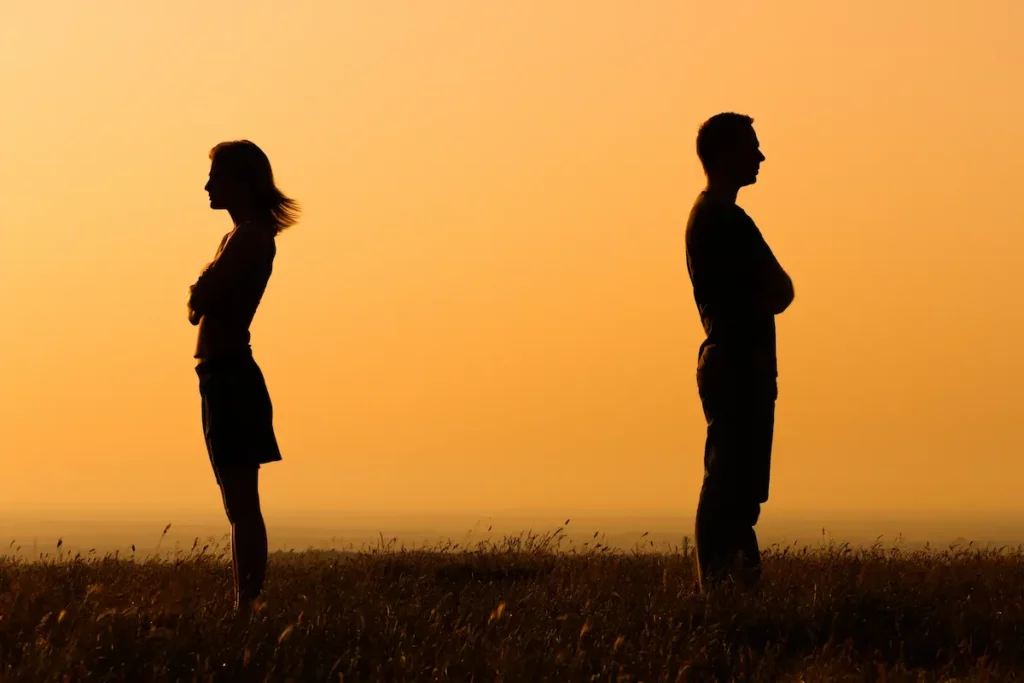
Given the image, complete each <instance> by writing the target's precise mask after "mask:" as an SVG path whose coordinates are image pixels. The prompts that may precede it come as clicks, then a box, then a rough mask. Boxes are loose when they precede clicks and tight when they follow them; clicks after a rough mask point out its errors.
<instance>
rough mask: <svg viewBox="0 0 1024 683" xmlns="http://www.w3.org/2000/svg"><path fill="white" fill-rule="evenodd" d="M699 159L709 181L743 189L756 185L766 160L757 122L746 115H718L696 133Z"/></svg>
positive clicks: (730, 113) (706, 122) (729, 113)
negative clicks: (758, 135) (758, 136)
mask: <svg viewBox="0 0 1024 683" xmlns="http://www.w3.org/2000/svg"><path fill="white" fill-rule="evenodd" d="M697 156H698V157H700V163H701V164H702V165H703V166H704V173H706V174H707V176H708V179H709V180H712V179H713V180H716V181H718V182H721V183H725V184H728V185H731V186H734V187H736V188H737V189H738V188H741V187H743V186H745V185H753V184H754V183H756V182H757V172H758V169H759V168H760V166H761V162H762V161H764V155H763V154H761V147H760V143H759V142H758V140H757V134H756V133H754V119H752V118H750V117H749V116H746V115H744V114H734V113H732V112H726V113H722V114H715V115H714V116H712V117H711V118H710V119H708V120H707V121H705V122H704V124H703V125H702V126H701V127H700V131H698V133H697Z"/></svg>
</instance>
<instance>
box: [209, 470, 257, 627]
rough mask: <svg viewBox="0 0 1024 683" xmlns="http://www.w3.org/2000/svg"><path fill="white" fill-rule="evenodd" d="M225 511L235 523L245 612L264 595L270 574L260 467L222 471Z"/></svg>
mask: <svg viewBox="0 0 1024 683" xmlns="http://www.w3.org/2000/svg"><path fill="white" fill-rule="evenodd" d="M218 473H219V475H220V488H221V496H222V497H223V499H224V511H225V512H226V513H227V516H228V521H229V522H230V523H231V557H232V565H233V571H232V574H233V578H234V582H235V608H236V609H244V608H246V607H247V606H249V605H251V603H252V601H253V600H255V599H256V598H258V597H259V596H260V594H261V593H262V592H263V580H264V577H265V576H266V573H267V527H266V525H265V524H264V522H263V513H262V512H261V510H260V494H259V467H257V466H255V465H250V466H242V467H230V468H222V469H220V470H219V472H218Z"/></svg>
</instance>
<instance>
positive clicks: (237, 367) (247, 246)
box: [188, 140, 299, 613]
mask: <svg viewBox="0 0 1024 683" xmlns="http://www.w3.org/2000/svg"><path fill="white" fill-rule="evenodd" d="M210 161H211V165H210V178H209V182H207V184H206V191H207V192H208V193H209V195H210V208H212V209H225V210H227V212H228V214H229V215H230V216H231V220H232V221H233V222H234V228H233V229H232V230H231V232H229V233H228V234H227V235H225V236H224V238H223V239H222V240H221V242H220V246H219V248H218V249H217V254H216V256H215V258H214V260H213V262H212V263H210V264H209V265H207V266H206V268H204V269H203V271H202V274H201V275H200V276H199V279H198V280H197V281H196V283H195V284H194V285H192V286H191V287H190V288H189V295H188V319H189V322H190V323H192V324H193V325H198V326H199V334H198V340H197V343H196V351H195V357H196V359H198V363H197V365H196V374H197V375H198V376H199V393H200V396H201V398H202V420H203V435H204V437H205V440H206V449H207V452H208V454H209V457H210V463H211V464H212V465H213V472H214V476H215V478H216V480H217V484H218V485H219V486H220V491H221V496H222V498H223V501H224V510H225V512H226V513H227V517H228V521H229V522H230V524H231V555H232V570H233V571H232V573H233V578H234V592H235V610H236V611H238V612H240V613H248V612H250V611H251V609H252V606H253V601H255V600H256V599H257V598H259V597H260V596H261V594H262V591H263V580H264V577H265V575H266V568H267V529H266V526H265V524H264V522H263V514H262V512H261V510H260V497H259V487H258V482H259V469H260V465H262V464H264V463H269V462H276V461H278V460H281V452H280V450H279V449H278V444H277V438H276V437H275V434H274V426H273V409H272V406H271V402H270V395H269V393H268V392H267V386H266V383H265V381H264V378H263V373H262V372H261V370H260V368H259V366H258V365H257V364H256V361H255V360H254V359H253V355H252V348H251V346H250V344H249V340H250V337H249V325H250V324H251V323H252V319H253V316H254V315H255V313H256V309H257V307H258V306H259V303H260V300H261V299H262V298H263V293H264V290H265V289H266V286H267V282H268V280H269V279H270V274H271V270H272V268H273V262H274V256H275V254H276V253H277V247H276V244H275V238H276V236H277V234H278V233H279V232H281V231H282V230H284V229H285V228H287V227H290V226H291V225H294V224H295V222H296V220H297V218H298V210H299V207H298V204H297V203H296V202H295V201H294V200H292V199H289V198H288V197H286V196H285V195H284V194H282V193H281V191H280V190H279V189H277V187H276V186H275V184H274V175H273V172H272V170H271V167H270V161H269V160H268V159H267V156H266V155H265V154H264V153H263V151H262V150H261V149H260V148H259V147H257V146H256V145H254V144H253V143H251V142H249V141H248V140H239V141H234V142H224V143H221V144H219V145H217V146H216V147H214V148H213V149H212V150H211V151H210Z"/></svg>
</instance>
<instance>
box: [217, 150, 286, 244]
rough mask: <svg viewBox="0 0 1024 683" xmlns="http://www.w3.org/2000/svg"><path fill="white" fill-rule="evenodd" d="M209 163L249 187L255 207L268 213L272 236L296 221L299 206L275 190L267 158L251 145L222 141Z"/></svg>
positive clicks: (261, 151) (272, 174)
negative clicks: (272, 224)
mask: <svg viewBox="0 0 1024 683" xmlns="http://www.w3.org/2000/svg"><path fill="white" fill-rule="evenodd" d="M210 161H211V162H212V163H213V164H216V165H217V167H218V169H219V170H221V171H223V172H225V173H226V174H227V175H229V176H230V177H232V178H234V179H235V180H236V181H237V182H240V183H242V184H243V185H245V186H247V187H248V188H249V190H250V191H251V192H252V197H253V199H254V201H255V202H256V203H257V208H259V209H261V210H265V211H267V212H268V213H269V214H270V217H271V219H272V220H273V223H274V234H277V233H279V232H281V231H282V230H284V229H285V228H290V227H291V226H293V225H295V223H296V222H297V221H298V219H299V203H298V202H296V201H295V200H294V199H291V198H290V197H287V196H285V194H284V193H283V192H281V190H279V189H277V186H276V185H275V184H274V172H273V171H272V170H271V168H270V159H268V158H267V155H266V154H264V153H263V150H262V149H260V148H259V147H257V146H256V145H255V144H253V143H251V142H249V141H248V140H232V141H230V142H222V143H220V144H219V145H217V146H216V147H214V148H213V149H211V150H210Z"/></svg>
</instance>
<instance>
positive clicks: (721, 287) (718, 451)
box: [686, 113, 793, 588]
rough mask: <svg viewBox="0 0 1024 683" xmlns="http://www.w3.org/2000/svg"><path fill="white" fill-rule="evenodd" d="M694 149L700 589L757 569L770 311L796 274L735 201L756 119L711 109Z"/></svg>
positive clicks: (747, 179) (770, 401)
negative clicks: (697, 168) (703, 432)
mask: <svg viewBox="0 0 1024 683" xmlns="http://www.w3.org/2000/svg"><path fill="white" fill-rule="evenodd" d="M697 155H698V157H699V158H700V161H701V164H702V165H703V167H704V172H705V174H706V176H707V186H706V188H705V189H704V190H703V191H702V192H701V193H700V194H699V195H698V197H697V200H696V202H695V203H694V205H693V209H692V210H691V212H690V216H689V220H688V222H687V225H686V265H687V270H688V272H689V275H690V281H691V283H692V285H693V295H694V300H695V301H696V304H697V310H698V312H699V314H700V319H701V324H702V325H703V327H704V332H705V335H706V338H705V339H704V341H703V342H702V343H701V345H700V349H699V351H698V355H697V389H698V393H699V394H700V400H701V405H702V407H703V410H704V416H705V418H706V420H707V425H708V426H707V437H706V441H705V446H704V481H703V484H702V486H701V491H700V502H699V503H698V505H697V523H696V529H695V537H696V546H697V568H698V577H699V581H700V585H701V588H704V587H706V586H708V585H709V584H712V583H715V582H717V581H719V580H721V579H726V578H732V579H734V580H737V581H741V582H744V583H747V582H750V583H755V582H756V581H757V580H758V579H759V578H760V575H761V556H760V550H759V548H758V544H757V534H756V533H755V531H754V526H755V525H756V524H757V520H758V518H759V517H760V514H761V504H762V503H764V502H766V501H767V500H768V482H769V470H770V466H771V451H772V438H773V432H774V422H775V402H776V399H777V397H778V385H777V378H778V371H777V364H776V355H775V316H776V315H778V314H780V313H782V312H783V311H785V310H786V308H787V307H788V306H789V305H790V303H791V302H792V301H793V283H792V281H791V280H790V278H789V276H788V275H787V274H786V272H785V271H784V270H783V269H782V267H781V266H780V265H779V263H778V261H777V260H776V259H775V256H774V255H773V254H772V251H771V249H770V248H769V247H768V244H767V243H766V242H765V240H764V238H763V237H762V235H761V232H760V231H759V230H758V228H757V226H756V225H755V224H754V221H753V220H751V218H750V216H748V215H747V214H746V212H745V211H743V209H741V208H740V207H739V206H737V205H736V197H737V194H738V193H739V190H740V188H741V187H745V186H747V185H752V184H753V183H755V182H757V174H758V170H759V168H760V166H761V162H763V161H764V160H765V157H764V155H763V154H762V153H761V150H760V143H759V142H758V139H757V135H756V134H755V132H754V127H753V119H752V118H750V117H749V116H744V115H742V114H736V113H722V114H717V115H715V116H712V117H711V118H710V119H708V120H707V121H706V122H705V123H704V124H703V125H702V126H701V128H700V131H699V132H698V134H697ZM734 570H736V571H734Z"/></svg>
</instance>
